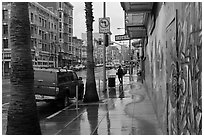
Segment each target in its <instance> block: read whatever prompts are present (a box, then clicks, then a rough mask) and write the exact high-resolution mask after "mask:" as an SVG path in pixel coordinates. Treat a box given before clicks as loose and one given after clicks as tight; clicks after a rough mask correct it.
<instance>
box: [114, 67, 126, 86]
mask: <svg viewBox="0 0 204 137" xmlns="http://www.w3.org/2000/svg"><path fill="white" fill-rule="evenodd" d="M116 75H118V80H119V82H120V84H122V83H123V75H124V73H123V69H122V68H121V66H119V68H118V71H117V73H116Z"/></svg>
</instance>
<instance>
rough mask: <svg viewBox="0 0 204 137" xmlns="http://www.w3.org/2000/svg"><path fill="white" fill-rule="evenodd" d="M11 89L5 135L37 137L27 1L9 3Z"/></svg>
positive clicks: (37, 122)
mask: <svg viewBox="0 0 204 137" xmlns="http://www.w3.org/2000/svg"><path fill="white" fill-rule="evenodd" d="M10 43H11V78H10V82H11V90H10V102H9V109H8V120H7V131H6V134H7V135H20V134H21V135H37V134H41V130H40V125H39V120H38V115H37V107H36V102H35V96H34V91H33V86H34V71H33V65H32V57H31V47H30V23H29V12H28V3H27V2H14V3H11V19H10Z"/></svg>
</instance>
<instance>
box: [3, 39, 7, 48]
mask: <svg viewBox="0 0 204 137" xmlns="http://www.w3.org/2000/svg"><path fill="white" fill-rule="evenodd" d="M3 44H4V45H3V46H4V48H8V39H3Z"/></svg>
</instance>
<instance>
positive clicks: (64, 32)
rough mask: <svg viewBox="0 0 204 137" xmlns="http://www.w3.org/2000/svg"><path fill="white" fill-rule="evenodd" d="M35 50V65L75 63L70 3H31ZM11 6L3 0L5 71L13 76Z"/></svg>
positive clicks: (33, 47)
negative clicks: (11, 71)
mask: <svg viewBox="0 0 204 137" xmlns="http://www.w3.org/2000/svg"><path fill="white" fill-rule="evenodd" d="M28 8H29V19H30V30H31V43H30V44H31V53H32V60H33V66H34V67H64V66H67V65H70V64H71V63H73V62H74V59H75V57H74V47H73V46H74V45H73V44H72V37H73V6H72V5H71V4H70V3H69V2H39V3H38V2H29V7H28ZM10 11H11V5H10V3H9V2H3V3H2V16H3V17H2V70H3V76H4V75H5V76H6V75H9V72H10V68H11V64H10V63H11V47H10V44H9V30H8V29H9V19H10Z"/></svg>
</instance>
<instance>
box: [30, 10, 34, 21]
mask: <svg viewBox="0 0 204 137" xmlns="http://www.w3.org/2000/svg"><path fill="white" fill-rule="evenodd" d="M30 20H31V22H34V18H33V13H32V12H31V13H30Z"/></svg>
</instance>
